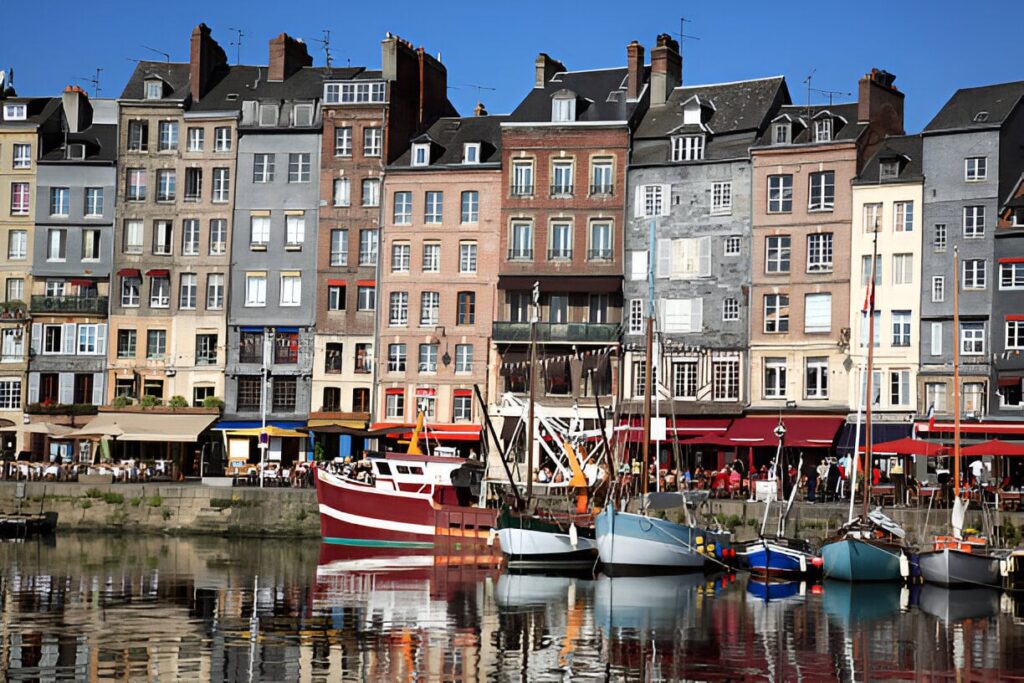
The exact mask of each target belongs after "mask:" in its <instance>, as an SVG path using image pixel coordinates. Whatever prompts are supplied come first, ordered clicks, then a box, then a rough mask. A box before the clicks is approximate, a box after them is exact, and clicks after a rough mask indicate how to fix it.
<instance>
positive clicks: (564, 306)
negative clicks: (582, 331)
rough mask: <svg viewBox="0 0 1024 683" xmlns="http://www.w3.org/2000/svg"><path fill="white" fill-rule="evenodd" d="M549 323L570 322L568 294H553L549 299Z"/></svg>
mask: <svg viewBox="0 0 1024 683" xmlns="http://www.w3.org/2000/svg"><path fill="white" fill-rule="evenodd" d="M548 322H549V323H567V322H569V296H568V295H566V294H552V295H550V296H549V297H548Z"/></svg>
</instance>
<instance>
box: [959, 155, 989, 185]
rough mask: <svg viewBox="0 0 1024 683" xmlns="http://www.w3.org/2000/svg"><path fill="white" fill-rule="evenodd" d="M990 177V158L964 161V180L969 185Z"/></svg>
mask: <svg viewBox="0 0 1024 683" xmlns="http://www.w3.org/2000/svg"><path fill="white" fill-rule="evenodd" d="M987 176H988V157H967V158H966V159H964V180H965V181H966V182H968V183H972V182H978V181H980V180H985V178H986V177H987Z"/></svg>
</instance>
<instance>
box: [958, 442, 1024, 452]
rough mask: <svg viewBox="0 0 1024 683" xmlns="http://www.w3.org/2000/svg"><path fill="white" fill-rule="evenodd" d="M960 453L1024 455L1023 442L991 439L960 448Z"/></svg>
mask: <svg viewBox="0 0 1024 683" xmlns="http://www.w3.org/2000/svg"><path fill="white" fill-rule="evenodd" d="M960 455H1013V456H1024V444H1019V443H1014V442H1011V441H1000V440H999V439H992V440H991V441H985V442H984V443H978V444H974V445H973V446H967V447H966V448H961V449H960Z"/></svg>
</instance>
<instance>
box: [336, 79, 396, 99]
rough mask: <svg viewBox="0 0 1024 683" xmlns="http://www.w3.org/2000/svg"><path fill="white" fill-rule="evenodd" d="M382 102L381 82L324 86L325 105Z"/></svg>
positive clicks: (382, 86)
mask: <svg viewBox="0 0 1024 683" xmlns="http://www.w3.org/2000/svg"><path fill="white" fill-rule="evenodd" d="M383 101H384V83H383V82H382V81H375V82H371V81H362V82H358V83H328V84H327V85H325V86H324V102H325V103H327V104H362V103H368V102H383Z"/></svg>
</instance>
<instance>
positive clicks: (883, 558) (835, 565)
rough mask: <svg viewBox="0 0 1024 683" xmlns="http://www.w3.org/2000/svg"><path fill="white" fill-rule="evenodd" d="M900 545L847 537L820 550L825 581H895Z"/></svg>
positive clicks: (900, 575)
mask: <svg viewBox="0 0 1024 683" xmlns="http://www.w3.org/2000/svg"><path fill="white" fill-rule="evenodd" d="M902 557H903V549H902V545H900V544H898V543H893V542H891V541H888V540H885V539H878V538H872V537H870V536H866V537H864V538H858V537H855V536H851V535H849V534H848V535H847V536H845V537H844V538H840V539H837V540H835V541H833V542H831V543H826V544H825V545H823V546H822V547H821V558H822V572H823V574H824V576H825V578H828V579H840V580H842V581H898V580H900V579H901V578H902V570H901V558H902Z"/></svg>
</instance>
